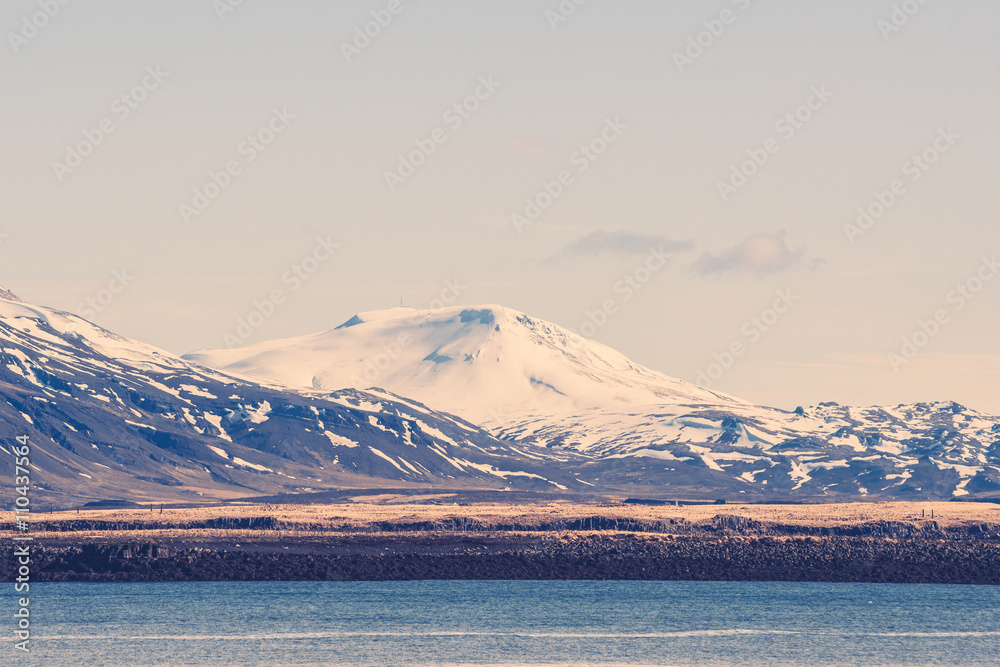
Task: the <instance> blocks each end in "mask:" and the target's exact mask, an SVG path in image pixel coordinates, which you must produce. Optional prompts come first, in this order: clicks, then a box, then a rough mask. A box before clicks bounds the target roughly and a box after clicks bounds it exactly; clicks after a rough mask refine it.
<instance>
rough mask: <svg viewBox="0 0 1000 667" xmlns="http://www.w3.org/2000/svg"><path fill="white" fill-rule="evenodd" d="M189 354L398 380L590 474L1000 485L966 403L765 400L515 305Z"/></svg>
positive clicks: (360, 318)
mask: <svg viewBox="0 0 1000 667" xmlns="http://www.w3.org/2000/svg"><path fill="white" fill-rule="evenodd" d="M186 358H187V359H189V360H193V361H197V362H199V363H202V364H204V365H207V366H211V367H215V368H219V369H222V370H224V371H225V372H227V373H233V374H239V375H241V376H244V377H248V376H252V377H256V378H262V379H266V380H270V381H272V382H277V383H281V385H282V386H284V387H298V388H299V389H298V391H299V392H300V393H303V394H306V395H315V394H320V395H322V394H323V393H326V392H330V391H335V390H342V389H343V388H346V387H354V388H356V389H365V388H367V387H372V386H378V387H385V388H386V389H387V390H389V391H392V392H394V393H396V394H399V395H403V396H408V397H411V398H414V399H416V400H418V401H421V402H422V403H424V404H426V405H428V406H429V407H431V408H434V409H435V410H442V411H445V412H450V413H454V414H457V415H459V416H461V417H463V418H465V419H467V420H469V421H470V422H472V423H475V424H477V425H478V426H480V427H482V428H485V429H487V430H488V431H490V432H491V433H492V434H493V435H495V436H497V437H499V438H501V439H502V440H504V441H505V442H510V443H512V444H513V445H514V446H516V447H520V448H523V451H525V452H529V451H531V452H535V454H533V455H538V453H542V456H543V457H546V458H547V457H549V456H556V455H563V454H566V455H569V454H572V455H583V456H586V457H589V458H590V459H591V460H592V461H594V462H595V465H597V466H598V467H600V466H604V467H603V468H602V470H603V472H602V473H600V474H597V475H591V476H590V477H582V476H581V477H580V480H581V481H583V480H585V479H586V480H587V481H586V482H584V483H597V484H602V483H603V484H615V485H620V484H629V485H631V484H636V485H643V486H647V487H658V488H660V489H661V490H662V491H667V492H669V491H672V490H673V489H675V488H677V487H678V486H685V487H687V488H689V489H690V488H699V487H700V488H707V487H708V486H709V485H712V486H715V488H720V489H721V488H728V490H729V491H728V492H729V493H746V494H758V493H765V494H773V493H787V494H802V495H814V496H850V497H857V496H866V495H871V496H876V495H878V496H891V497H904V498H905V497H909V498H932V497H938V498H939V497H958V496H965V495H970V494H977V493H995V492H997V491H1000V465H998V464H1000V424H998V423H997V420H996V419H995V418H993V417H991V416H989V415H983V414H980V413H977V412H976V411H974V410H969V409H967V408H965V407H963V406H959V405H957V404H955V403H950V402H942V403H919V404H915V405H897V406H894V407H862V408H857V407H846V406H844V407H842V406H839V405H837V404H836V403H823V404H821V405H819V406H814V407H808V408H802V409H798V410H796V411H794V412H789V411H785V410H778V409H774V408H768V407H764V406H758V405H753V404H751V403H748V402H745V401H741V400H739V399H736V398H733V397H730V396H726V395H724V394H720V393H716V392H713V391H709V390H708V389H703V388H701V387H698V386H695V385H693V384H689V383H686V382H683V381H681V380H678V379H676V378H672V377H669V376H667V375H664V374H663V373H660V372H657V371H654V370H650V369H648V368H645V367H643V366H640V365H638V364H636V363H633V362H632V361H630V360H629V359H628V358H626V357H625V356H624V355H622V354H620V353H619V352H616V351H615V350H612V349H611V348H609V347H607V346H605V345H602V344H600V343H597V342H594V341H591V340H587V339H585V338H582V337H580V336H578V335H576V334H574V333H572V332H570V331H567V330H566V329H563V328H561V327H559V326H557V325H555V324H551V323H549V322H545V321H543V320H540V319H537V318H533V317H529V316H527V315H525V314H524V313H520V312H518V311H515V310H510V309H507V308H502V307H500V306H480V307H473V308H442V309H438V310H424V311H420V310H412V309H407V308H396V309H392V310H385V311H375V312H369V313H360V314H358V315H356V316H354V317H352V318H351V319H349V320H348V321H347V322H345V323H344V324H342V325H341V326H339V327H337V328H336V329H332V330H330V331H326V332H323V333H318V334H313V335H309V336H302V337H299V338H292V339H286V340H276V341H270V342H266V343H260V344H257V345H252V346H250V347H246V348H241V349H237V350H219V351H214V352H198V353H194V354H191V355H188V356H187V357H186ZM608 464H611V465H612V471H611V473H610V475H608V473H607V469H606V467H607V465H608ZM721 480H727V481H725V482H723V481H721Z"/></svg>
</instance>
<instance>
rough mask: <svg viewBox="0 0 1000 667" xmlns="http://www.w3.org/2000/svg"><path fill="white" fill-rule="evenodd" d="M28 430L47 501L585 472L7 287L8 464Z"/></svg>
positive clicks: (457, 426) (489, 483) (0, 395)
mask: <svg viewBox="0 0 1000 667" xmlns="http://www.w3.org/2000/svg"><path fill="white" fill-rule="evenodd" d="M21 433H27V434H29V435H30V436H31V441H32V443H33V445H34V447H33V451H32V463H33V466H35V468H36V472H37V475H36V477H35V479H34V484H35V485H36V488H37V493H38V497H40V498H45V499H46V501H47V502H69V501H76V500H79V499H92V500H93V499H101V498H109V497H110V498H123V497H124V498H129V499H132V500H137V501H142V500H157V499H161V500H162V499H164V498H194V497H197V496H201V495H206V496H214V497H235V496H241V495H250V494H258V493H275V492H280V491H303V490H310V489H320V488H329V487H333V486H338V485H339V486H375V485H378V484H385V483H386V480H390V481H392V482H393V483H395V484H396V485H399V484H404V485H405V484H450V485H457V486H463V485H472V486H477V487H487V488H490V487H492V488H499V487H504V486H513V487H517V488H530V489H540V490H559V489H565V488H567V486H566V485H564V484H562V483H560V482H559V481H558V479H563V480H564V481H565V482H567V484H569V485H571V486H575V487H579V486H580V485H579V484H577V483H575V482H574V481H573V479H572V477H570V476H568V475H566V474H564V473H562V472H560V471H558V470H557V471H555V472H554V475H553V471H552V470H550V469H548V468H547V467H545V466H542V465H540V464H539V461H538V459H537V458H532V457H530V456H526V455H524V454H522V453H521V452H519V451H518V450H516V449H514V448H512V447H510V446H509V445H508V444H507V443H504V442H501V441H499V440H497V439H495V438H494V437H492V436H491V435H489V434H488V433H486V432H484V431H481V430H480V429H478V428H476V427H475V426H473V425H471V424H469V423H467V422H464V421H462V420H460V419H456V418H455V417H452V416H451V415H447V414H442V413H438V412H434V411H432V410H429V409H427V408H425V407H424V406H422V405H420V404H419V403H416V402H414V401H412V400H407V399H403V398H401V397H398V396H395V395H392V394H389V393H388V392H384V391H375V392H361V391H356V390H344V391H339V392H333V393H330V394H328V395H325V396H322V397H319V396H305V395H302V394H300V393H296V392H291V391H284V390H282V389H281V388H279V387H275V386H260V385H258V384H256V383H253V382H249V381H247V380H241V379H236V378H233V377H231V376H228V375H226V374H224V373H220V372H218V371H213V370H209V369H207V368H204V367H200V366H198V365H196V364H193V363H190V362H187V361H184V360H182V359H180V358H178V357H175V356H173V355H171V354H169V353H167V352H164V351H162V350H158V349H156V348H154V347H151V346H148V345H144V344H142V343H138V342H136V341H132V340H129V339H126V338H123V337H121V336H117V335H116V334H113V333H111V332H109V331H106V330H104V329H102V328H100V327H98V326H96V325H94V324H92V323H90V322H87V321H86V320H83V319H81V318H79V317H77V316H75V315H71V314H69V313H65V312H60V311H56V310H52V309H49V308H44V307H40V306H35V305H32V304H28V303H25V302H24V301H21V300H20V299H18V298H17V297H15V296H14V295H12V294H11V293H10V292H8V291H6V290H0V450H2V454H3V456H2V459H0V474H4V475H8V476H9V475H12V474H13V456H12V451H11V449H12V446H13V444H14V442H15V441H14V437H15V436H16V435H18V434H21ZM563 458H564V459H566V458H569V455H567V456H566V457H563ZM549 477H553V479H552V480H550V479H549Z"/></svg>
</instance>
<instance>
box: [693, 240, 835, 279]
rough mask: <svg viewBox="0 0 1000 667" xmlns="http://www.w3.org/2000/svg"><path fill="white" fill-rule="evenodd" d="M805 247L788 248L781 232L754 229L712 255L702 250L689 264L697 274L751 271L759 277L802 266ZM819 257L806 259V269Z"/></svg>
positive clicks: (818, 261)
mask: <svg viewBox="0 0 1000 667" xmlns="http://www.w3.org/2000/svg"><path fill="white" fill-rule="evenodd" d="M804 255H805V248H798V249H794V250H793V249H792V248H790V247H788V242H787V240H786V239H785V232H784V231H780V232H758V233H757V234H752V235H751V236H748V237H747V238H745V239H743V241H741V242H740V243H738V244H737V245H735V246H733V247H731V248H728V249H726V250H723V251H722V252H720V253H718V254H715V253H711V252H705V253H702V255H701V257H699V258H698V260H697V261H696V262H695V263H694V264H693V265H692V266H691V268H692V270H693V271H694V272H695V273H697V274H698V275H701V276H710V275H721V274H724V273H754V274H757V275H760V276H765V275H769V274H772V273H779V272H781V271H786V270H788V269H795V268H802V265H803V264H802V258H803V256H804ZM821 261H822V260H814V261H813V262H810V264H809V266H810V268H812V267H814V266H815V265H816V264H818V263H820V262H821Z"/></svg>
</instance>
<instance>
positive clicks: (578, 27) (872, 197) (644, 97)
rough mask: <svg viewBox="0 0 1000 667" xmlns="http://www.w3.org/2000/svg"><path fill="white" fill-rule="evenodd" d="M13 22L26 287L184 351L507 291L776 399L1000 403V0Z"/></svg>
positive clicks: (3, 25) (17, 279)
mask: <svg viewBox="0 0 1000 667" xmlns="http://www.w3.org/2000/svg"><path fill="white" fill-rule="evenodd" d="M63 2H65V3H66V4H62V3H63ZM0 32H2V33H3V34H4V40H3V43H2V44H0V90H2V91H3V103H2V104H0V146H2V147H3V152H2V158H0V205H2V208H0V285H2V286H4V287H7V288H9V289H11V290H12V291H13V292H14V293H16V294H18V295H19V296H20V297H21V298H23V299H25V300H27V301H31V302H34V303H39V304H43V305H48V306H52V307H56V308H61V309H64V310H68V311H71V312H75V313H77V314H80V315H82V316H84V317H87V318H88V319H90V320H92V321H94V322H96V323H97V324H100V325H102V326H104V327H106V328H109V329H111V330H113V331H116V332H117V333H120V334H122V335H125V336H128V337H131V338H136V339H139V340H142V341H144V342H147V343H150V344H153V345H156V346H159V347H161V348H164V349H166V350H169V351H171V352H174V353H177V354H183V353H186V352H189V351H192V350H195V349H206V348H220V347H225V346H226V345H227V344H234V343H233V340H234V338H235V340H236V343H235V344H244V343H254V342H260V341H263V340H268V339H272V338H281V337H288V336H295V335H302V334H307V333H312V332H316V331H322V330H325V329H329V328H332V327H334V326H336V325H338V324H340V323H342V322H344V321H345V320H347V319H349V318H350V317H351V316H352V315H354V314H355V313H358V312H364V311H369V310H380V309H384V308H391V307H395V306H398V305H399V304H400V303H403V304H405V305H407V306H411V307H416V308H426V307H433V306H439V305H442V304H446V305H478V304H501V305H503V306H506V307H508V308H513V309H516V310H520V311H523V312H526V313H528V314H530V315H532V316H535V317H538V318H542V319H545V320H549V321H551V322H554V323H556V324H559V325H561V326H564V327H567V328H569V329H572V330H574V331H576V332H578V333H581V334H583V335H585V336H587V337H589V338H593V339H595V340H598V341H600V342H602V343H605V344H607V345H610V346H611V347H614V348H616V349H618V350H620V351H621V352H623V353H624V354H626V355H628V356H629V357H630V358H632V359H633V360H635V361H636V362H638V363H641V364H643V365H646V366H648V367H651V368H654V369H656V370H659V371H662V372H664V373H667V374H668V375H672V376H675V377H679V378H682V379H684V380H688V381H692V382H699V383H700V384H703V385H707V386H711V387H712V388H713V389H717V390H721V391H724V392H727V393H730V394H734V395H737V396H740V397H742V398H745V399H747V400H751V401H755V402H758V403H762V404H765V405H772V406H775V407H781V408H785V409H791V408H794V407H795V406H797V405H809V404H816V403H818V402H820V401H837V402H839V403H841V404H852V405H868V404H884V405H895V404H898V403H906V402H915V401H934V400H941V401H945V400H954V401H958V402H960V403H962V404H964V405H966V406H968V407H971V408H974V409H979V410H983V411H987V412H992V413H994V414H997V413H1000V392H998V391H997V390H996V387H997V378H998V376H1000V350H998V345H997V340H998V337H997V332H998V330H1000V310H998V305H1000V279H998V278H1000V275H998V273H1000V267H997V265H996V257H997V254H998V253H1000V247H998V246H1000V233H998V231H997V217H996V213H997V211H998V208H1000V206H998V205H1000V199H998V198H1000V188H997V187H996V184H995V182H994V181H995V178H996V175H997V173H998V172H997V169H996V155H998V154H1000V132H998V129H1000V128H998V121H997V119H998V118H1000V113H998V111H1000V86H998V82H1000V5H998V4H997V3H996V2H995V0H963V1H961V2H959V1H955V0H935V1H933V2H922V3H921V2H918V1H917V0H906V1H903V0H894V1H882V0H840V1H838V2H836V3H834V2H816V1H810V2H803V1H802V0H769V1H764V0H711V1H705V0H698V1H693V0H672V1H671V2H660V1H653V0H627V1H624V2H610V1H607V0H586V1H581V0H564V1H563V2H559V0H538V1H525V0H505V1H504V2H483V1H474V0H464V1H458V0H453V1H432V0H398V1H394V0H378V1H375V2H369V1H365V2H336V3H333V2H319V1H317V0H312V1H308V0H299V1H291V2H281V3H278V2H265V1H264V0H243V1H242V2H239V1H238V0H217V1H215V2H213V1H212V0H172V1H171V2H169V3H167V2H148V1H147V2H135V1H134V0H132V1H126V0H90V1H88V2H66V0H35V1H30V0H7V1H6V2H4V3H3V6H2V8H0ZM241 322H244V323H247V324H244V325H243V326H241ZM248 325H251V326H248Z"/></svg>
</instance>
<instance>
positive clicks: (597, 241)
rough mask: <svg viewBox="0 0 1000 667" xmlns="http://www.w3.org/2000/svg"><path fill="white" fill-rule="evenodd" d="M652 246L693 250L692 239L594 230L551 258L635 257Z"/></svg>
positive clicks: (667, 250)
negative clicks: (677, 239) (680, 239)
mask: <svg viewBox="0 0 1000 667" xmlns="http://www.w3.org/2000/svg"><path fill="white" fill-rule="evenodd" d="M650 248H654V249H656V250H662V251H663V252H680V251H684V250H691V249H693V248H694V244H693V243H692V242H691V241H675V240H673V239H669V238H667V237H665V236H659V235H656V234H633V233H631V232H625V231H621V230H619V231H614V232H606V231H600V232H593V233H591V234H587V235H586V236H584V237H583V238H580V239H577V240H576V241H574V242H573V243H570V244H569V245H567V246H566V247H565V248H563V249H562V250H560V251H559V252H557V253H556V254H555V255H553V256H552V258H551V259H553V260H558V259H574V258H579V257H599V256H601V255H613V256H616V257H635V256H636V255H644V254H646V253H648V252H649V250H650Z"/></svg>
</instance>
